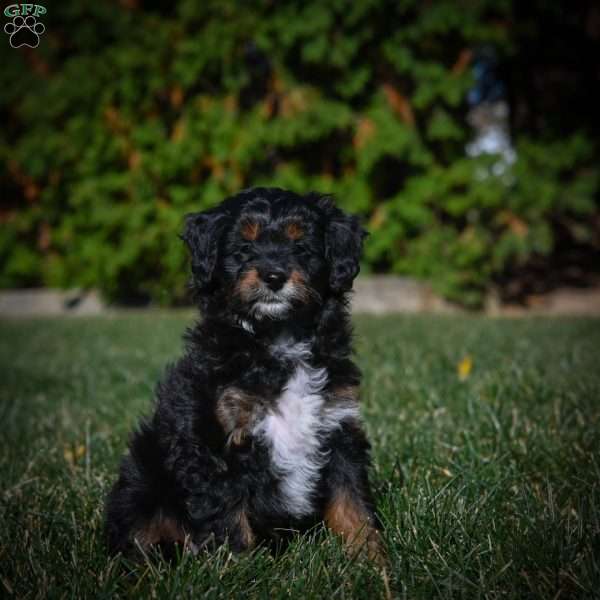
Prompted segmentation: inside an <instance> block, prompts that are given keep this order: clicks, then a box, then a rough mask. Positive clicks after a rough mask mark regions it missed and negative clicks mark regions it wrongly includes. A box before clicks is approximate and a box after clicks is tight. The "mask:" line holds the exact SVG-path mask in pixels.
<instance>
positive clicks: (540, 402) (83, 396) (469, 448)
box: [0, 313, 600, 599]
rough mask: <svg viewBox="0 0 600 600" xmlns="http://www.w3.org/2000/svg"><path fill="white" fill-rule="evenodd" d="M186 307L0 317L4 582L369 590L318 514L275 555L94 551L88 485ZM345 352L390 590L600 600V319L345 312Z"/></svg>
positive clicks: (48, 587) (112, 461) (339, 592)
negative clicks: (359, 381)
mask: <svg viewBox="0 0 600 600" xmlns="http://www.w3.org/2000/svg"><path fill="white" fill-rule="evenodd" d="M189 321H190V318H189V315H187V314H186V315H181V314H180V315H173V314H164V313H158V314H145V315H133V316H118V317H114V318H98V319H89V320H87V319H86V320H84V319H77V320H75V319H73V320H30V321H18V322H16V321H15V322H4V323H3V324H1V325H0V336H1V338H0V339H1V346H0V365H1V372H0V381H1V383H0V386H1V387H0V389H1V401H0V423H1V424H2V425H1V426H2V430H1V431H2V435H1V440H0V481H1V489H0V493H1V501H0V574H1V578H0V596H8V597H11V596H15V597H23V598H46V597H52V598H56V597H68V598H85V597H100V598H101V597H106V598H109V597H110V598H113V597H115V596H122V597H131V598H149V597H172V598H175V597H178V598H179V597H194V598H204V597H205V598H217V597H218V598H235V597H240V598H245V597H253V598H265V599H267V598H278V597H297V598H376V597H381V596H383V594H384V586H383V583H382V580H381V578H380V577H379V575H378V573H377V571H376V570H375V569H373V568H372V567H371V566H370V565H369V564H364V563H360V562H350V561H348V560H347V559H346V558H345V557H344V555H343V553H342V551H341V547H340V544H339V542H338V540H337V539H336V538H334V537H333V536H331V535H329V534H328V533H327V532H325V531H324V530H323V529H322V528H319V529H316V530H314V531H312V532H310V533H309V534H306V535H304V536H301V537H299V538H298V539H297V540H296V541H295V542H294V543H293V544H292V546H291V547H290V548H289V549H288V550H287V551H286V552H285V553H283V554H282V555H280V556H277V557H273V556H271V555H270V554H268V553H267V552H266V551H264V550H257V551H255V552H253V553H250V554H247V555H243V556H232V555H231V554H230V553H229V552H228V551H227V549H226V548H223V549H221V550H220V551H219V552H217V553H216V554H214V555H211V556H204V557H202V558H200V559H193V558H190V557H187V556H186V557H183V558H182V561H181V562H180V563H179V564H178V565H175V566H172V565H168V564H166V563H164V562H160V561H158V562H157V561H149V562H148V563H146V564H142V565H140V566H137V567H135V568H133V569H131V568H129V567H130V565H126V564H124V562H123V561H122V560H121V559H116V560H109V559H108V558H107V556H106V552H105V549H104V547H103V545H102V538H101V531H102V529H101V524H102V502H103V497H104V495H105V494H106V492H107V490H108V488H109V486H110V484H111V482H112V480H113V479H114V477H115V473H116V469H117V464H118V461H119V457H120V455H121V454H122V452H123V450H124V447H125V443H126V440H127V435H128V432H129V430H130V429H131V428H132V427H133V426H134V424H135V422H136V420H137V418H138V416H139V415H141V414H143V413H145V412H148V411H149V409H150V406H151V397H152V390H153V386H154V384H155V382H156V380H157V378H158V376H159V375H160V373H161V371H162V369H163V367H164V365H165V364H166V363H167V362H168V361H170V360H173V359H174V358H175V357H177V355H178V354H179V352H180V347H181V343H180V335H181V332H182V330H183V328H184V327H185V325H186V324H187V323H188V322H189ZM357 350H358V361H359V363H360V365H361V367H362V368H363V370H364V386H363V395H362V397H363V414H364V418H365V422H366V426H367V429H368V431H369V434H370V437H371V440H372V442H373V457H374V468H373V473H372V478H373V483H374V487H375V489H376V496H377V503H378V506H379V511H380V514H381V518H382V520H383V522H384V524H385V526H384V531H383V534H384V538H385V543H386V547H387V551H388V555H389V560H390V565H391V567H390V580H391V584H392V593H393V594H394V595H395V596H398V597H406V598H435V597H452V598H476V597H485V598H574V597H580V598H590V597H594V595H598V594H599V591H600V566H599V565H600V486H599V482H600V466H599V462H600V452H599V451H600V422H599V418H600V359H599V357H600V321H598V320H586V319H579V320H578V319H571V320H569V319H565V320H563V319H561V320H543V319H536V320H515V321H510V320H488V319H481V318H432V317H418V318H415V317H390V318H382V319H375V318H360V319H358V320H357ZM465 355H469V356H471V357H472V360H473V369H472V371H471V373H470V374H469V376H468V377H467V378H466V380H464V381H460V380H459V377H458V375H457V364H458V363H459V361H460V360H461V359H462V358H463V357H464V356H465Z"/></svg>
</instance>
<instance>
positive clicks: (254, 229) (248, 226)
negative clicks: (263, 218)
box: [242, 221, 260, 242]
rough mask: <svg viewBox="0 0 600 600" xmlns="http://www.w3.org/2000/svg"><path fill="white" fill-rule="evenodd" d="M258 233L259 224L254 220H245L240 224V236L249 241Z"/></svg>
mask: <svg viewBox="0 0 600 600" xmlns="http://www.w3.org/2000/svg"><path fill="white" fill-rule="evenodd" d="M259 234H260V224H259V223H257V222H256V221H246V222H244V223H243V224H242V236H243V237H244V239H246V240H248V241H249V242H253V241H254V240H256V238H257V237H258V235H259Z"/></svg>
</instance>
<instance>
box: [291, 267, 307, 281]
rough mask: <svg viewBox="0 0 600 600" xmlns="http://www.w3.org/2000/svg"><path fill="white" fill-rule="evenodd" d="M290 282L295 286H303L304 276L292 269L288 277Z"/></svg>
mask: <svg viewBox="0 0 600 600" xmlns="http://www.w3.org/2000/svg"><path fill="white" fill-rule="evenodd" d="M290 281H291V282H292V283H295V284H296V285H304V276H303V275H302V273H300V271H296V270H295V269H294V270H293V271H292V273H291V275H290Z"/></svg>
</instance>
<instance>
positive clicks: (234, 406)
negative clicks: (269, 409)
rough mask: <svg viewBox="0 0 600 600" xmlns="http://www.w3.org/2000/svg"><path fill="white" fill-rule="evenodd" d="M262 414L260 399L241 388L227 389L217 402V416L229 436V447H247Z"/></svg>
mask: <svg viewBox="0 0 600 600" xmlns="http://www.w3.org/2000/svg"><path fill="white" fill-rule="evenodd" d="M262 412H263V405H262V403H261V402H260V399H259V398H257V397H256V396H253V395H251V394H248V393H246V392H244V391H242V390H240V389H239V388H235V387H230V388H226V389H225V390H224V391H223V392H222V393H221V395H220V396H219V399H218V400H217V405H216V408H215V414H216V416H217V420H218V421H219V423H220V424H221V427H222V428H223V431H224V432H225V434H226V435H227V446H228V447H232V446H233V447H237V448H241V447H243V446H246V445H247V444H248V442H249V441H250V440H251V437H252V435H251V431H252V428H253V427H254V425H255V424H256V423H257V421H258V420H259V418H260V416H261V415H262Z"/></svg>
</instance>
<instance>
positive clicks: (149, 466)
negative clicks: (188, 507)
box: [106, 424, 187, 554]
mask: <svg viewBox="0 0 600 600" xmlns="http://www.w3.org/2000/svg"><path fill="white" fill-rule="evenodd" d="M130 450H131V452H130V454H128V455H127V456H125V458H124V459H123V461H122V463H121V469H120V473H119V479H118V480H117V482H116V483H115V485H114V486H113V488H112V490H111V492H110V494H109V496H108V500H107V504H106V537H107V542H108V546H109V549H110V550H111V552H113V553H117V552H124V553H127V554H130V553H132V552H134V551H135V550H136V549H137V550H142V551H145V550H147V549H148V548H149V547H150V546H153V545H159V546H160V547H162V548H164V549H167V548H168V547H169V546H173V545H174V544H185V543H186V539H187V536H186V524H185V517H184V513H183V512H182V510H181V508H180V507H179V506H178V502H177V499H176V498H175V497H173V490H174V485H173V482H172V480H171V479H172V478H171V477H170V476H169V474H168V473H167V471H166V470H165V468H164V465H163V460H162V456H161V455H160V447H159V445H158V444H157V440H156V435H155V432H154V430H153V429H152V428H151V427H150V426H149V425H147V424H146V425H144V426H142V429H141V430H140V431H139V432H137V433H136V434H135V435H134V437H133V439H132V442H131V445H130Z"/></svg>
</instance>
